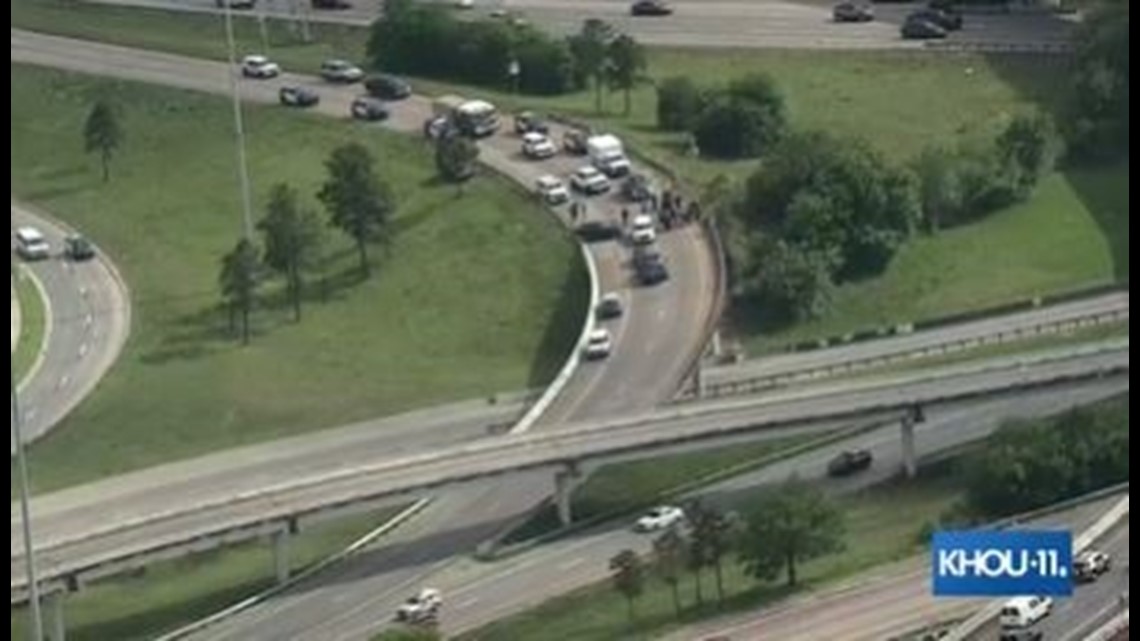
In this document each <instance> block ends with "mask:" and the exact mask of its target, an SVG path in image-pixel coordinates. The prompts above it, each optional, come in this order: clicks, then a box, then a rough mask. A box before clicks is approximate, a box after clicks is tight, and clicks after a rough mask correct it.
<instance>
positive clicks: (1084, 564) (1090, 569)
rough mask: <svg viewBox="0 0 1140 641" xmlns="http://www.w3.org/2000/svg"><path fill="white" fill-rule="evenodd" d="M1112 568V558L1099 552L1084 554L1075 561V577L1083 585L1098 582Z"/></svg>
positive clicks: (1092, 551)
mask: <svg viewBox="0 0 1140 641" xmlns="http://www.w3.org/2000/svg"><path fill="white" fill-rule="evenodd" d="M1111 568H1112V558H1111V557H1110V556H1108V553H1106V552H1101V551H1099V550H1087V551H1085V552H1082V553H1081V554H1080V555H1079V556H1077V558H1076V559H1075V560H1074V561H1073V576H1074V578H1075V579H1076V580H1077V581H1079V582H1081V583H1091V582H1093V581H1096V580H1097V579H1098V578H1099V577H1100V575H1102V574H1104V573H1105V572H1108V571H1109V570H1110V569H1111Z"/></svg>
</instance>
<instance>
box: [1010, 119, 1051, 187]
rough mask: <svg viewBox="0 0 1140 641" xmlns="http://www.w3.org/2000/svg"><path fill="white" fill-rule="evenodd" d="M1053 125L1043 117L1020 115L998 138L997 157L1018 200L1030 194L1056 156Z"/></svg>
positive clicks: (1048, 169) (1049, 168)
mask: <svg viewBox="0 0 1140 641" xmlns="http://www.w3.org/2000/svg"><path fill="white" fill-rule="evenodd" d="M1058 152H1059V150H1058V144H1057V134H1056V129H1055V128H1054V127H1053V121H1052V120H1051V119H1049V118H1048V117H1047V116H1045V115H1044V114H1035V115H1032V116H1026V115H1019V116H1017V117H1016V118H1014V119H1013V121H1012V122H1010V123H1009V126H1008V127H1006V128H1005V131H1003V132H1002V133H1001V135H1000V136H998V139H997V154H998V158H999V159H1000V160H1001V163H1002V167H1003V169H1004V170H1005V172H1006V174H1007V175H1008V176H1009V182H1010V184H1011V185H1012V187H1013V190H1014V194H1015V196H1016V197H1017V198H1018V199H1019V200H1024V199H1025V198H1028V197H1029V195H1030V194H1031V193H1033V188H1034V187H1036V186H1037V181H1038V180H1040V178H1041V176H1042V174H1044V173H1046V172H1048V171H1050V170H1052V169H1053V162H1054V161H1055V160H1056V158H1057V154H1058Z"/></svg>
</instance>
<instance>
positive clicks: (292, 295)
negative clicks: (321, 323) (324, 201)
mask: <svg viewBox="0 0 1140 641" xmlns="http://www.w3.org/2000/svg"><path fill="white" fill-rule="evenodd" d="M257 226H258V229H260V230H261V232H262V233H263V234H264V236H265V264H266V265H268V266H269V267H270V268H271V269H273V270H275V271H277V272H279V273H280V274H281V275H282V276H284V277H285V283H286V289H287V290H288V292H289V299H290V300H291V301H292V303H293V318H294V320H297V321H299V320H301V292H302V288H303V287H304V273H305V271H306V270H307V269H309V268H311V267H312V266H313V264H314V262H315V261H316V257H317V250H318V246H319V244H320V226H319V224H318V223H317V218H316V216H315V215H314V214H313V212H312V211H311V210H309V209H303V208H301V207H300V206H299V205H298V204H297V192H296V191H294V190H293V189H291V188H290V187H289V186H288V185H286V184H284V183H280V184H278V185H276V186H275V187H274V188H273V190H272V191H271V192H270V195H269V206H268V207H267V210H266V214H265V218H262V219H261V221H260V222H259V223H258V225H257Z"/></svg>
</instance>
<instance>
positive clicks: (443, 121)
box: [424, 116, 457, 140]
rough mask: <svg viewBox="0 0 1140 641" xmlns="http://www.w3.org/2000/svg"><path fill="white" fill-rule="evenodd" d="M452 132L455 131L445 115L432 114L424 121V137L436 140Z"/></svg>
mask: <svg viewBox="0 0 1140 641" xmlns="http://www.w3.org/2000/svg"><path fill="white" fill-rule="evenodd" d="M453 133H457V132H456V130H455V127H454V126H452V124H451V119H450V118H448V117H447V116H432V117H431V118H428V119H427V120H425V121H424V138H427V139H429V140H438V139H439V138H442V137H444V136H448V135H451V134H453Z"/></svg>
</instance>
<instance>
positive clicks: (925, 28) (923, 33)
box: [899, 16, 946, 40]
mask: <svg viewBox="0 0 1140 641" xmlns="http://www.w3.org/2000/svg"><path fill="white" fill-rule="evenodd" d="M899 33H901V34H902V37H903V39H905V40H937V39H940V38H945V37H946V30H945V29H943V28H942V27H939V26H938V25H936V24H934V23H933V22H930V21H928V20H923V19H922V18H916V17H913V16H912V17H910V18H907V19H906V22H904V23H903V26H902V27H901V28H900V29H899Z"/></svg>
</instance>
